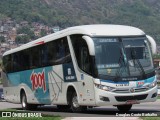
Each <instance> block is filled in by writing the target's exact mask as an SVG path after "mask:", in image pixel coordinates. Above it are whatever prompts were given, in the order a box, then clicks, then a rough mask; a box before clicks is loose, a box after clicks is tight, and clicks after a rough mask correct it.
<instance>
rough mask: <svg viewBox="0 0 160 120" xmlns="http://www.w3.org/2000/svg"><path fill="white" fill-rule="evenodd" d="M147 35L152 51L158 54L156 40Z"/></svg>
mask: <svg viewBox="0 0 160 120" xmlns="http://www.w3.org/2000/svg"><path fill="white" fill-rule="evenodd" d="M146 37H147V38H148V41H149V42H150V44H151V49H152V53H153V54H156V42H155V40H154V39H153V38H152V37H151V36H149V35H146Z"/></svg>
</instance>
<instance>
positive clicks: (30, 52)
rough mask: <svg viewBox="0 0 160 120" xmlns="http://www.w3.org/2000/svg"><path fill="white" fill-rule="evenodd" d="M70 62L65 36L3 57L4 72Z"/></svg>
mask: <svg viewBox="0 0 160 120" xmlns="http://www.w3.org/2000/svg"><path fill="white" fill-rule="evenodd" d="M68 62H71V56H70V51H69V46H68V42H67V38H61V39H58V40H53V41H51V42H48V43H46V44H43V45H38V46H35V47H31V48H28V49H25V50H22V51H19V52H16V53H13V54H11V55H6V56H4V57H3V64H4V69H5V71H6V72H9V73H10V72H17V71H23V70H28V69H35V68H40V67H45V66H50V65H58V64H64V63H68Z"/></svg>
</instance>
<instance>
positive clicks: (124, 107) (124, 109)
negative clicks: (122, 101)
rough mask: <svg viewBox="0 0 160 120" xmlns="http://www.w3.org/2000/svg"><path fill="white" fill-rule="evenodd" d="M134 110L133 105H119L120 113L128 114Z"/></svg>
mask: <svg viewBox="0 0 160 120" xmlns="http://www.w3.org/2000/svg"><path fill="white" fill-rule="evenodd" d="M131 108H132V105H117V109H118V110H119V111H120V112H128V111H130V109H131Z"/></svg>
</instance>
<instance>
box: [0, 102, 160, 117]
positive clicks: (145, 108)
mask: <svg viewBox="0 0 160 120" xmlns="http://www.w3.org/2000/svg"><path fill="white" fill-rule="evenodd" d="M7 108H15V109H17V110H18V111H21V110H22V109H21V105H20V104H12V103H8V102H0V109H1V110H3V109H7ZM31 112H40V113H43V114H47V115H55V116H57V115H58V116H62V117H113V116H114V117H116V116H123V115H126V116H127V115H130V116H132V115H133V116H134V117H139V116H142V115H150V116H152V115H153V116H155V115H158V116H159V117H160V100H157V101H156V102H154V103H142V104H138V105H134V106H133V107H132V109H131V111H130V112H128V113H126V114H123V113H120V112H119V111H118V110H117V108H116V107H113V106H105V107H96V108H92V109H88V110H87V111H86V112H84V113H72V112H70V111H60V110H58V109H57V108H56V106H42V107H38V108H37V109H36V110H34V111H31Z"/></svg>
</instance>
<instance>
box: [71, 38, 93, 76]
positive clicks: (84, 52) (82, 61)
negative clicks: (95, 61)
mask: <svg viewBox="0 0 160 120" xmlns="http://www.w3.org/2000/svg"><path fill="white" fill-rule="evenodd" d="M71 41H72V45H73V48H74V53H75V56H76V59H77V63H78V66H79V68H80V69H81V70H83V71H84V72H86V73H88V74H91V60H90V55H89V50H88V46H87V43H86V41H85V40H84V39H83V38H82V35H72V36H71Z"/></svg>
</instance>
